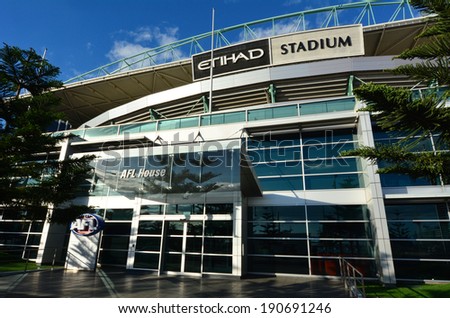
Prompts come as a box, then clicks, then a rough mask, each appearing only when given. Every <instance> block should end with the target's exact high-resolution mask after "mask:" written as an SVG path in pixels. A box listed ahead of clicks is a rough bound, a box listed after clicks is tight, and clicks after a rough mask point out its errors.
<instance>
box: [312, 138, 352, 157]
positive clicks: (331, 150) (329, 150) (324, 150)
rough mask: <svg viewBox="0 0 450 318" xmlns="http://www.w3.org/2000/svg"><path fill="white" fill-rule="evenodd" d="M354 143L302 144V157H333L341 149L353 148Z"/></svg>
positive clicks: (336, 155)
mask: <svg viewBox="0 0 450 318" xmlns="http://www.w3.org/2000/svg"><path fill="white" fill-rule="evenodd" d="M355 146H356V144H355V143H353V142H349V143H335V144H319V145H308V146H303V157H304V158H305V159H320V158H335V157H339V156H340V154H341V153H342V152H343V151H346V150H353V149H355Z"/></svg>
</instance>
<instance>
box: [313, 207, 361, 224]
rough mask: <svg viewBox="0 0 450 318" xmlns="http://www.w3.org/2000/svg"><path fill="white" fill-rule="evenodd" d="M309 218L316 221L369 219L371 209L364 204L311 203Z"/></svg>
mask: <svg viewBox="0 0 450 318" xmlns="http://www.w3.org/2000/svg"><path fill="white" fill-rule="evenodd" d="M308 219H309V220H314V221H316V220H317V221H322V220H323V221H329V220H330V221H332V220H339V221H345V220H366V221H368V220H369V210H368V209H367V207H366V206H364V205H309V206H308Z"/></svg>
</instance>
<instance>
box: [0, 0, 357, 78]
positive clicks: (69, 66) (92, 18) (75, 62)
mask: <svg viewBox="0 0 450 318" xmlns="http://www.w3.org/2000/svg"><path fill="white" fill-rule="evenodd" d="M348 2H358V0H353V1H352V0H340V1H338V0H317V1H316V0H309V1H308V0H306V1H305V0H127V1H123V0H20V1H17V0H0V10H1V18H0V42H1V43H7V44H8V45H14V46H18V47H20V48H23V49H28V48H30V47H31V48H34V49H35V50H36V51H37V52H38V53H43V52H44V50H45V49H47V55H46V58H47V59H48V60H49V61H50V63H52V64H53V65H55V66H58V67H59V68H60V69H61V75H60V78H61V79H62V80H66V79H69V78H71V77H74V76H77V75H79V74H82V73H85V72H87V71H90V70H92V69H94V68H97V67H99V66H102V65H105V64H108V63H110V62H113V61H116V60H119V59H121V58H124V57H127V56H131V55H133V54H137V53H139V52H141V51H143V50H145V49H148V48H154V47H158V46H160V45H163V44H167V43H170V42H173V41H176V40H180V39H184V38H188V37H191V36H194V35H197V34H201V33H205V32H208V31H210V30H211V12H212V8H214V9H215V28H216V29H219V28H224V27H228V26H233V25H236V24H241V23H245V22H250V21H254V20H260V19H264V18H269V17H273V16H278V15H283V14H287V13H292V12H299V11H302V10H305V9H311V8H320V7H324V6H328V5H333V4H341V3H348Z"/></svg>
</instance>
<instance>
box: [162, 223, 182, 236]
mask: <svg viewBox="0 0 450 318" xmlns="http://www.w3.org/2000/svg"><path fill="white" fill-rule="evenodd" d="M166 226H167V235H183V228H184V222H181V221H180V222H178V221H176V222H175V221H170V222H167V223H166Z"/></svg>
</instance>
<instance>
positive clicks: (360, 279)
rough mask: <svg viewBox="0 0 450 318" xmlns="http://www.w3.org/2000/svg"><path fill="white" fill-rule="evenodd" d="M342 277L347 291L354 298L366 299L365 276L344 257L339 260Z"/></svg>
mask: <svg viewBox="0 0 450 318" xmlns="http://www.w3.org/2000/svg"><path fill="white" fill-rule="evenodd" d="M339 267H340V269H341V277H342V280H343V282H344V286H345V290H346V291H347V292H348V294H349V296H350V297H352V298H365V297H366V290H365V286H364V275H363V274H362V273H361V272H360V271H359V270H358V269H357V268H356V267H354V266H353V265H352V264H350V263H349V262H348V261H347V260H346V259H344V258H343V257H340V258H339Z"/></svg>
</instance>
